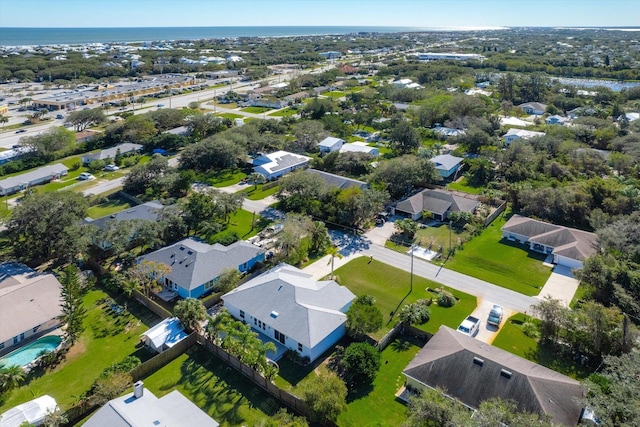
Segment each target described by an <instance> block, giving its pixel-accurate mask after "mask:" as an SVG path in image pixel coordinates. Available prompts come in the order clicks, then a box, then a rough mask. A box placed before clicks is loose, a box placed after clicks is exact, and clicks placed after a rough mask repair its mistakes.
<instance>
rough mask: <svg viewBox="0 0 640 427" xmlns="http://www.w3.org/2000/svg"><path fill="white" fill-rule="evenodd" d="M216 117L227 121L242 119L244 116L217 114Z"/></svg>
mask: <svg viewBox="0 0 640 427" xmlns="http://www.w3.org/2000/svg"><path fill="white" fill-rule="evenodd" d="M216 116H218V117H222V118H223V119H229V120H235V119H242V118H244V116H241V115H240V114H233V113H217V114H216Z"/></svg>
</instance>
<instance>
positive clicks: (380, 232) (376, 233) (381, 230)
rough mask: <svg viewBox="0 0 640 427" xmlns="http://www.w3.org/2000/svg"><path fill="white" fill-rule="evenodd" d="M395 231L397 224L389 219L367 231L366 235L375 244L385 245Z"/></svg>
mask: <svg viewBox="0 0 640 427" xmlns="http://www.w3.org/2000/svg"><path fill="white" fill-rule="evenodd" d="M394 232H395V226H394V223H393V221H387V222H385V223H384V224H382V225H378V226H375V227H373V228H372V229H371V230H369V231H367V232H366V233H365V236H367V238H368V239H369V240H370V241H371V243H373V244H374V245H379V246H384V244H385V242H386V241H387V240H389V237H391V235H392V234H393V233H394Z"/></svg>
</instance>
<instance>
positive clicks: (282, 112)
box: [268, 108, 298, 117]
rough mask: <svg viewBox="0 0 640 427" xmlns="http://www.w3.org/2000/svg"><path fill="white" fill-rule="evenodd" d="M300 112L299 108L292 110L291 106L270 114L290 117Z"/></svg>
mask: <svg viewBox="0 0 640 427" xmlns="http://www.w3.org/2000/svg"><path fill="white" fill-rule="evenodd" d="M296 114H298V110H292V109H291V108H285V109H283V110H279V111H275V112H273V113H271V114H268V115H269V116H274V117H289V116H294V115H296Z"/></svg>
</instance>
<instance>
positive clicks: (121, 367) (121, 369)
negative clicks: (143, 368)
mask: <svg viewBox="0 0 640 427" xmlns="http://www.w3.org/2000/svg"><path fill="white" fill-rule="evenodd" d="M140 363H141V362H140V359H138V358H137V357H135V356H127V357H125V358H124V359H122V360H121V361H120V362H116V363H114V364H112V365H111V366H108V367H106V368H105V369H104V371H102V373H101V374H100V378H107V377H108V376H109V375H111V374H122V373H128V372H131V371H132V370H133V369H134V368H137V367H138V366H139V365H140Z"/></svg>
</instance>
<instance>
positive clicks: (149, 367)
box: [131, 332, 197, 382]
mask: <svg viewBox="0 0 640 427" xmlns="http://www.w3.org/2000/svg"><path fill="white" fill-rule="evenodd" d="M196 342H197V333H195V332H192V333H191V335H189V336H187V337H186V338H185V339H183V340H182V341H180V342H178V343H177V344H176V345H174V346H173V347H171V348H169V349H167V350H165V351H163V352H162V353H159V354H157V355H155V356H153V357H152V358H151V359H149V360H147V361H146V362H144V363H142V364H140V365H138V366H136V367H135V368H133V370H131V376H132V377H133V381H134V382H135V381H138V380H141V379H142V378H145V377H146V376H148V375H150V374H152V373H153V372H155V371H157V370H158V369H160V368H162V367H163V366H164V365H166V364H167V363H169V362H171V361H172V360H174V359H175V358H176V357H178V356H180V355H181V354H182V353H184V352H185V351H187V350H188V349H190V348H191V347H193V345H194V344H195V343H196Z"/></svg>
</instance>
